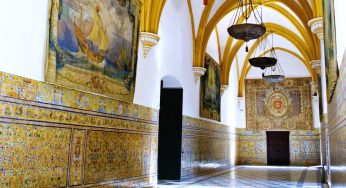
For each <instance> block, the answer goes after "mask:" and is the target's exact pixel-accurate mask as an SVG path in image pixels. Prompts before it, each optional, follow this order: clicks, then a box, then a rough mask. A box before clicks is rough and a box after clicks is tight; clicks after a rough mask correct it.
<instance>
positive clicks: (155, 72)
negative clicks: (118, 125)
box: [134, 0, 199, 117]
mask: <svg viewBox="0 0 346 188" xmlns="http://www.w3.org/2000/svg"><path fill="white" fill-rule="evenodd" d="M159 36H160V37H161V40H160V42H159V43H158V45H157V46H156V47H154V48H153V49H152V51H151V52H150V54H149V55H148V57H147V58H146V59H144V58H143V55H142V46H140V50H139V59H138V66H137V81H136V92H135V101H134V102H135V103H137V104H141V105H145V106H149V107H153V108H159V105H160V101H159V100H160V82H161V79H162V78H163V77H164V76H167V75H170V76H173V77H175V78H176V79H177V80H178V81H179V82H180V83H181V86H182V88H183V89H184V96H183V98H184V99H183V114H184V115H188V116H192V117H199V81H198V82H197V83H195V79H194V74H193V72H192V62H193V56H192V54H193V49H192V29H191V22H190V14H189V10H188V6H187V2H186V1H184V0H179V1H167V3H166V5H165V7H164V10H163V12H162V16H161V20H160V28H159ZM140 45H142V44H140Z"/></svg>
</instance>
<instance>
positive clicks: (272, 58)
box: [249, 34, 278, 70]
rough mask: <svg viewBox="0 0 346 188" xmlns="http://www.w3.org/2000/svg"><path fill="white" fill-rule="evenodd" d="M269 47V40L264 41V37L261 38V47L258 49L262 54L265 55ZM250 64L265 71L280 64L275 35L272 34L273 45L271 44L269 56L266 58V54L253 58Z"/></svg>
mask: <svg viewBox="0 0 346 188" xmlns="http://www.w3.org/2000/svg"><path fill="white" fill-rule="evenodd" d="M268 45H270V43H269V41H268V39H267V38H265V39H263V37H261V38H260V45H259V47H258V49H259V50H261V51H262V53H264V52H265V50H266V49H267V46H268ZM256 50H257V49H256ZM249 62H250V64H251V65H252V66H254V67H259V68H261V69H262V70H264V69H265V68H267V67H272V66H275V65H276V63H277V62H278V59H277V56H276V53H275V49H274V35H273V34H272V44H271V48H270V53H269V56H265V54H264V55H263V56H259V57H253V58H251V59H249Z"/></svg>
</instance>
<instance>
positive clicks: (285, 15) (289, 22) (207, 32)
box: [141, 0, 322, 96]
mask: <svg viewBox="0 0 346 188" xmlns="http://www.w3.org/2000/svg"><path fill="white" fill-rule="evenodd" d="M180 1H181V3H187V4H188V7H189V12H190V19H191V27H192V33H191V36H192V37H193V38H194V39H195V40H194V44H193V47H194V54H193V57H194V62H193V66H194V67H203V66H204V56H205V53H208V54H210V55H211V56H212V57H213V58H214V59H215V60H217V61H218V62H219V63H220V67H221V82H222V84H223V85H228V84H229V76H230V70H231V68H236V69H237V72H238V73H239V74H238V75H239V76H238V81H239V86H240V87H239V91H238V95H239V96H242V95H243V85H244V80H245V79H246V78H260V76H261V70H260V69H258V68H252V66H250V65H249V63H248V59H249V58H251V57H253V56H254V55H265V54H263V53H261V54H259V53H258V51H257V50H256V49H257V48H258V45H259V44H260V41H259V40H254V41H250V42H249V43H248V44H247V45H248V46H249V52H245V46H246V44H245V43H244V42H243V41H239V40H236V39H233V38H232V37H230V36H229V35H228V33H227V28H228V27H229V26H230V24H231V21H232V20H231V19H232V17H233V15H234V14H235V10H236V7H237V5H238V3H239V0H208V4H207V5H203V1H202V0H180ZM165 2H166V0H142V3H143V5H142V6H143V7H142V19H141V30H142V31H146V32H153V33H157V31H158V28H159V20H160V15H161V13H162V10H163V8H164V6H165ZM254 2H255V3H258V4H260V6H257V5H256V7H257V8H260V9H261V10H262V11H263V22H264V24H265V25H266V27H267V33H266V34H265V36H264V37H268V36H270V33H274V47H275V49H276V53H277V56H278V59H279V61H280V64H281V66H282V67H283V70H284V72H285V75H286V76H287V77H307V76H311V77H312V78H313V79H314V80H315V79H316V75H315V72H314V71H313V70H312V67H311V65H310V61H312V60H318V59H320V51H319V49H320V47H319V46H320V45H319V40H318V38H317V37H316V36H315V34H313V33H312V32H311V30H310V27H309V25H308V22H309V21H310V20H311V19H313V18H317V17H321V16H322V1H321V0H257V1H256V0H254ZM250 20H251V18H250ZM242 22H243V20H238V23H242ZM267 52H268V51H267ZM265 53H266V52H265Z"/></svg>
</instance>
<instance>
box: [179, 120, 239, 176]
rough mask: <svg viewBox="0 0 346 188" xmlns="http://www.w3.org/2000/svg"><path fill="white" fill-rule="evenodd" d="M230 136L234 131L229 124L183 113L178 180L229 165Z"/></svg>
mask: <svg viewBox="0 0 346 188" xmlns="http://www.w3.org/2000/svg"><path fill="white" fill-rule="evenodd" d="M232 139H234V133H232V132H231V127H229V126H226V125H223V124H220V123H217V122H213V121H208V120H202V119H196V118H191V117H187V116H184V117H183V140H182V151H183V153H182V174H181V176H182V179H186V178H188V177H193V176H197V175H201V174H207V173H211V172H215V171H219V170H222V169H225V168H227V167H229V166H231V165H232V161H231V148H232V147H234V146H232V145H231V144H232ZM233 164H234V163H233Z"/></svg>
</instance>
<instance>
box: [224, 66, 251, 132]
mask: <svg viewBox="0 0 346 188" xmlns="http://www.w3.org/2000/svg"><path fill="white" fill-rule="evenodd" d="M244 118H245V113H243V112H242V111H241V110H240V108H239V106H238V76H237V67H236V64H235V63H233V64H232V67H231V73H230V78H229V87H228V89H226V90H225V91H224V93H223V95H222V98H221V122H222V123H224V124H226V125H232V126H234V127H237V128H243V127H244V128H245V126H246V125H245V124H244V123H245V121H244Z"/></svg>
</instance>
